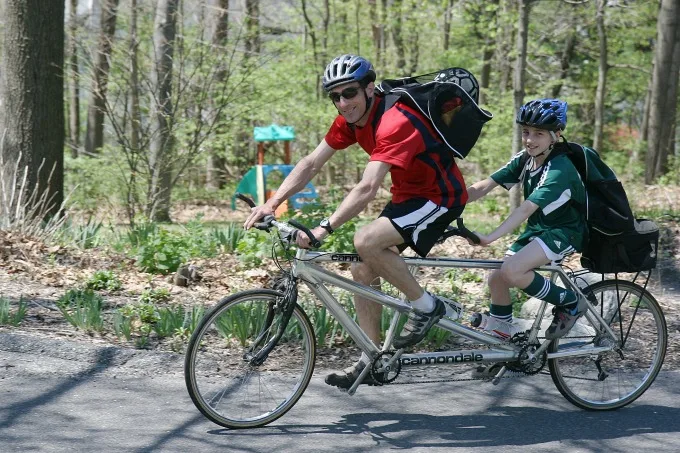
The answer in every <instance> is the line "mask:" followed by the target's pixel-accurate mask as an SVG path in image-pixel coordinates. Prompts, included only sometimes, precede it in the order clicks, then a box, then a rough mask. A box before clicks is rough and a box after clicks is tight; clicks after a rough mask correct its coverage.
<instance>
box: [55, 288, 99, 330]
mask: <svg viewBox="0 0 680 453" xmlns="http://www.w3.org/2000/svg"><path fill="white" fill-rule="evenodd" d="M103 305H104V299H102V297H101V296H100V295H99V294H97V293H95V292H94V291H92V290H91V289H85V290H82V289H72V290H69V291H67V292H66V294H64V295H63V296H61V297H60V298H59V300H58V301H57V308H58V309H59V311H60V312H61V314H62V315H63V316H64V318H66V320H67V321H68V322H69V323H70V324H71V325H73V326H74V327H76V328H78V329H81V330H86V331H90V330H94V331H97V332H99V331H101V330H102V328H103V327H104V321H103V319H102V308H103Z"/></svg>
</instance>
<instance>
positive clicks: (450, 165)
mask: <svg viewBox="0 0 680 453" xmlns="http://www.w3.org/2000/svg"><path fill="white" fill-rule="evenodd" d="M374 99H375V101H376V102H374V104H373V107H372V109H371V113H370V116H369V118H368V122H367V123H366V125H365V126H363V127H358V126H354V127H350V126H349V125H348V124H347V122H346V121H345V118H343V116H342V115H338V116H337V117H336V118H335V121H334V122H333V124H332V125H331V127H330V129H329V130H328V133H327V134H326V143H328V145H329V146H330V147H331V148H333V149H338V150H339V149H345V148H347V147H348V146H350V145H352V144H354V143H358V144H359V145H360V146H361V147H362V148H363V149H364V150H365V151H366V152H367V153H368V155H369V156H371V157H370V160H372V161H374V160H375V161H379V162H385V163H387V164H390V165H392V167H391V168H390V174H391V176H392V187H391V188H390V191H391V192H392V202H394V203H401V202H404V201H406V200H410V199H412V198H427V199H428V200H431V201H432V202H433V203H435V204H437V205H439V206H444V207H446V208H452V207H456V206H463V205H465V203H466V202H467V198H468V196H467V190H466V189H465V181H464V180H463V175H461V173H460V170H459V169H458V165H456V162H455V160H454V158H453V156H452V154H451V152H450V151H449V150H448V149H447V148H446V145H444V144H443V143H442V141H441V139H440V138H439V136H438V135H437V133H436V132H435V131H434V130H433V129H432V126H431V125H430V123H429V121H428V120H427V119H426V118H425V117H423V115H421V114H420V113H419V112H418V111H416V110H414V109H412V108H410V107H408V106H407V105H405V104H402V103H401V102H397V103H396V104H395V105H394V106H393V107H392V108H390V109H388V110H387V111H386V112H384V113H383V115H382V117H380V118H375V114H376V110H377V108H378V105H379V103H378V102H377V101H379V100H380V98H378V97H375V98H374Z"/></svg>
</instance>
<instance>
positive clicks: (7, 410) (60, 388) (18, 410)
mask: <svg viewBox="0 0 680 453" xmlns="http://www.w3.org/2000/svg"><path fill="white" fill-rule="evenodd" d="M6 341H7V340H6ZM117 355H118V351H117V350H116V349H115V348H103V349H100V350H99V351H97V353H96V355H95V360H94V361H93V364H92V366H91V367H90V368H88V369H86V370H83V371H81V372H79V373H77V374H75V375H73V376H72V377H70V378H69V379H68V380H66V381H65V382H62V383H60V384H59V385H56V386H54V387H52V388H46V389H45V391H43V392H42V393H40V394H38V395H35V396H32V397H31V398H27V399H25V400H23V401H19V402H16V403H14V404H11V405H9V406H4V407H0V414H2V416H1V417H2V418H0V429H5V428H8V427H10V426H12V425H16V424H18V423H21V422H22V420H23V419H25V418H30V417H32V416H33V414H32V410H33V409H35V408H37V407H41V406H47V405H49V404H50V403H52V402H53V401H54V400H56V399H58V398H60V397H61V396H63V395H65V394H67V393H69V392H71V391H72V390H74V389H75V388H77V387H78V386H79V385H81V384H83V383H85V382H87V380H88V379H90V378H92V377H93V376H96V375H98V374H99V373H101V372H103V371H104V370H106V369H107V368H109V367H111V366H115V365H117V360H116V358H117V357H116V356H117Z"/></svg>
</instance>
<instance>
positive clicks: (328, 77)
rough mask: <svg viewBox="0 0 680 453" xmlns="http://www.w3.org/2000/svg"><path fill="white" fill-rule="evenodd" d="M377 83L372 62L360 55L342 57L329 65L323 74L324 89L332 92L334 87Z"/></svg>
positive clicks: (334, 59)
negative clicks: (348, 84)
mask: <svg viewBox="0 0 680 453" xmlns="http://www.w3.org/2000/svg"><path fill="white" fill-rule="evenodd" d="M373 81H375V70H374V69H373V65H372V64H371V62H370V61H368V60H366V59H365V58H363V57H360V56H358V55H350V54H345V55H340V56H339V57H335V58H333V61H331V62H330V63H328V66H326V70H325V71H324V72H323V80H322V85H323V89H324V90H326V91H330V90H331V89H332V88H333V87H336V86H338V85H342V84H345V83H349V82H364V83H366V84H368V83H370V82H373Z"/></svg>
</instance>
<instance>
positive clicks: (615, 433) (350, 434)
mask: <svg viewBox="0 0 680 453" xmlns="http://www.w3.org/2000/svg"><path fill="white" fill-rule="evenodd" d="M679 378H680V373H678V372H662V374H661V375H660V376H659V378H657V380H656V382H655V383H654V385H653V386H652V387H651V388H650V390H649V391H648V392H647V393H645V395H643V396H642V397H641V398H640V399H639V400H638V401H636V402H635V403H633V404H631V405H630V406H628V407H626V408H623V409H620V410H618V411H613V412H587V411H583V410H580V409H578V408H576V407H574V406H572V405H571V404H570V403H569V402H567V401H566V400H565V399H564V398H563V397H562V396H561V395H560V394H559V392H558V391H557V390H556V389H555V387H554V386H553V384H552V381H551V379H550V377H549V376H542V375H539V376H535V377H532V378H523V379H507V380H504V381H503V382H501V384H500V385H498V386H492V385H491V384H489V383H484V382H479V381H475V382H456V383H439V384H422V385H418V386H416V385H408V386H398V385H397V386H395V385H393V386H389V387H381V388H374V387H366V388H364V387H362V388H360V391H359V392H357V394H356V395H354V396H348V395H347V394H346V393H342V392H340V391H338V390H336V389H332V388H329V387H327V386H326V385H325V384H324V383H323V376H322V374H321V373H320V372H319V373H317V374H316V375H315V377H314V378H313V380H312V383H311V384H310V387H309V389H308V390H307V392H306V393H305V394H304V396H303V397H302V399H301V400H300V401H299V403H298V404H297V405H296V406H295V407H294V408H293V409H292V410H291V411H290V412H288V413H287V414H286V415H284V416H283V417H282V418H281V419H279V420H278V421H276V422H274V423H273V424H271V425H269V426H267V427H264V428H259V429H253V430H242V431H231V430H227V429H223V428H221V427H220V426H217V425H215V424H213V423H211V422H210V421H208V420H207V419H205V418H204V417H203V416H202V415H201V414H200V413H199V412H198V410H196V409H195V408H194V406H193V404H192V402H191V400H190V398H189V396H188V394H187V392H186V389H185V387H184V380H183V375H182V363H181V356H178V355H172V354H154V353H150V352H140V351H129V350H120V349H117V348H111V347H94V346H89V345H81V344H75V343H71V342H64V341H56V342H54V341H45V340H40V339H35V338H31V337H21V336H16V335H7V334H2V333H0V451H2V452H14V451H21V452H28V451H38V452H43V451H45V452H52V451H69V452H92V451H98V452H119V451H120V452H131V451H139V452H146V451H148V452H156V451H160V452H166V451H167V452H189V451H191V452H203V451H206V452H207V451H210V452H215V451H230V452H231V451H238V452H277V453H278V452H288V451H290V452H319V451H329V450H333V451H347V452H361V451H393V450H408V451H416V452H419V451H427V452H444V451H446V452H451V451H453V452H457V451H460V452H462V451H465V452H470V451H472V452H498V451H503V452H515V451H518V452H519V451H522V452H532V451H537V452H538V451H540V452H551V451H560V452H580V451H593V452H639V451H649V452H655V453H656V452H677V451H680V434H679V432H680V397H679V396H680V395H679V394H680V386H679V385H678V379H679Z"/></svg>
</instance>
